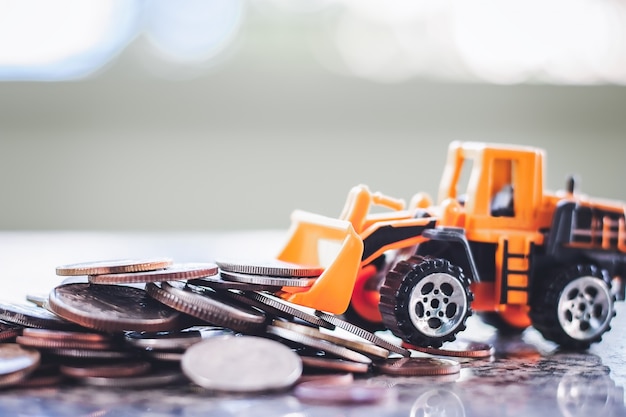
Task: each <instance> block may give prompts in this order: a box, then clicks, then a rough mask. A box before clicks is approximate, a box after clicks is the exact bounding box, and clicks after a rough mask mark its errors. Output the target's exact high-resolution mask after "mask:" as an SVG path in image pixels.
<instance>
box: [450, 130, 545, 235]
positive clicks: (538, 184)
mask: <svg viewBox="0 0 626 417" xmlns="http://www.w3.org/2000/svg"><path fill="white" fill-rule="evenodd" d="M542 198H543V152H542V151H541V150H538V149H534V148H527V147H512V146H510V145H507V146H503V145H495V144H486V143H473V142H464V143H461V142H453V143H452V144H450V147H449V150H448V160H447V163H446V166H445V169H444V173H443V176H442V179H441V183H440V187H439V196H438V203H439V205H441V206H442V207H444V210H446V208H447V211H448V213H444V216H443V218H442V222H441V223H440V224H441V225H443V226H456V227H463V228H465V229H466V231H467V233H468V234H478V235H482V236H475V237H476V238H478V239H477V240H481V241H484V240H491V239H490V238H489V237H488V236H487V235H489V234H492V233H490V232H489V231H496V230H499V229H507V230H508V229H515V230H520V231H523V230H536V229H535V223H536V217H537V210H536V208H537V207H540V205H541V202H542ZM451 205H453V206H455V207H454V210H451V208H450V207H449V206H451ZM450 211H452V212H453V213H454V215H449V214H450V213H449V212H450ZM446 214H448V215H446Z"/></svg>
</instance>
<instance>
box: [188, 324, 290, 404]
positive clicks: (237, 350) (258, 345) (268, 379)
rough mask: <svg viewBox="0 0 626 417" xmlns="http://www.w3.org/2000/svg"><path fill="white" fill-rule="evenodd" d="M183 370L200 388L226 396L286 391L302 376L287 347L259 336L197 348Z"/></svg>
mask: <svg viewBox="0 0 626 417" xmlns="http://www.w3.org/2000/svg"><path fill="white" fill-rule="evenodd" d="M181 368H182V370H183V372H184V373H185V375H187V377H188V378H189V379H191V380H192V381H193V382H194V383H196V384H197V385H199V386H201V387H203V388H207V389H211V390H215V391H224V392H239V393H252V392H261V391H273V390H280V389H285V388H288V387H290V386H291V385H293V384H294V383H295V382H296V381H297V380H298V378H299V377H300V375H301V374H302V362H301V361H300V357H299V356H298V355H297V354H295V353H294V352H293V351H291V349H289V348H288V347H286V346H285V345H283V344H281V343H279V342H276V341H274V340H270V339H264V338H261V337H256V336H241V337H234V336H224V337H216V338H212V339H208V340H205V341H203V342H201V343H198V344H195V345H193V346H192V347H190V348H189V349H187V352H185V354H184V355H183V360H182V362H181Z"/></svg>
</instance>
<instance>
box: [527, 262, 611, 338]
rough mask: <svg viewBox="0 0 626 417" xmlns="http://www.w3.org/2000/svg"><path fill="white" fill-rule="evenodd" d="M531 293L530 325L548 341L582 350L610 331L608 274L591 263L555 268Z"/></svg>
mask: <svg viewBox="0 0 626 417" xmlns="http://www.w3.org/2000/svg"><path fill="white" fill-rule="evenodd" d="M544 279H545V280H550V281H544V282H545V284H544V285H542V286H541V287H542V288H541V289H540V291H538V292H537V294H536V295H535V297H534V299H533V302H532V308H531V319H532V321H533V326H534V327H535V328H536V329H537V330H539V332H540V333H541V334H542V335H543V336H544V337H545V338H546V339H548V340H552V341H553V342H556V343H558V344H559V345H560V346H562V347H564V348H568V349H575V350H584V349H587V348H588V347H589V346H590V345H591V344H592V343H596V342H599V341H600V340H601V339H602V335H603V334H604V333H605V332H607V331H608V330H610V326H609V325H610V322H611V319H612V318H613V316H615V309H614V303H613V301H614V297H613V295H612V294H611V288H610V279H609V277H608V274H607V273H606V272H605V271H603V270H601V269H599V268H597V267H596V266H594V265H577V266H575V267H572V268H564V269H558V270H556V271H555V272H554V275H553V276H546V277H544Z"/></svg>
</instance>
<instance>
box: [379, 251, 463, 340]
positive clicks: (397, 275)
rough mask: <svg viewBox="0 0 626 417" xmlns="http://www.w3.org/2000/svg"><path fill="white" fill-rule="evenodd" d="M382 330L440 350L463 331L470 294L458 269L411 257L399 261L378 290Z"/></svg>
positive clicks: (443, 263) (442, 260) (438, 262)
mask: <svg viewBox="0 0 626 417" xmlns="http://www.w3.org/2000/svg"><path fill="white" fill-rule="evenodd" d="M380 295H381V298H380V304H379V308H380V312H381V315H382V318H383V323H384V324H385V327H386V328H388V329H389V330H391V332H392V333H393V334H395V335H396V336H398V337H400V338H401V339H402V340H404V341H406V342H408V343H410V344H413V345H417V346H433V347H440V346H441V345H442V344H443V342H447V341H452V340H454V339H455V338H456V334H457V333H458V332H460V331H461V330H464V329H465V321H466V320H467V317H469V316H470V314H471V309H470V303H471V301H472V298H473V297H472V294H471V292H470V290H469V283H468V282H467V279H466V278H465V276H464V275H463V271H462V270H461V268H459V267H458V266H454V265H452V264H451V263H450V262H448V261H447V260H445V259H434V258H423V257H420V256H414V257H412V258H410V259H408V260H407V261H400V262H399V263H398V264H397V265H396V266H395V267H394V269H393V270H391V271H390V272H389V273H388V274H387V276H386V277H385V282H384V283H383V286H382V288H381V290H380Z"/></svg>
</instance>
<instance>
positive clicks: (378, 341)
mask: <svg viewBox="0 0 626 417" xmlns="http://www.w3.org/2000/svg"><path fill="white" fill-rule="evenodd" d="M315 315H316V316H318V317H319V318H321V319H322V320H325V321H327V322H329V323H332V324H334V325H335V326H337V327H339V328H340V329H343V330H346V331H348V332H350V333H352V334H355V335H357V336H359V337H360V338H362V339H365V340H367V341H369V342H372V343H373V344H375V345H377V346H380V347H382V348H385V349H387V350H389V351H390V352H395V353H398V354H400V355H402V356H405V357H409V356H411V352H409V350H408V349H405V348H403V347H401V346H398V345H395V344H393V343H391V342H388V341H386V340H385V339H383V338H382V337H378V336H376V335H375V334H374V333H371V332H368V331H367V330H365V329H362V328H360V327H358V326H355V325H354V324H352V323H349V322H347V321H343V320H341V319H340V318H338V317H337V316H335V315H333V314H328V313H324V312H322V311H316V312H315Z"/></svg>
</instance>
